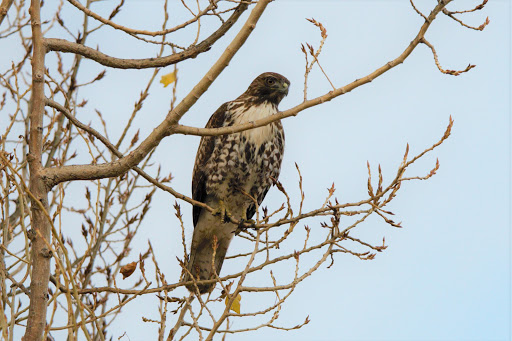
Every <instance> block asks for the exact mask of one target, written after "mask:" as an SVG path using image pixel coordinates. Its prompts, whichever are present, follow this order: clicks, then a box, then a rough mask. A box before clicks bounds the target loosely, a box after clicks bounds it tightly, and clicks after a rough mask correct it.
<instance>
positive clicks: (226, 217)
mask: <svg viewBox="0 0 512 341" xmlns="http://www.w3.org/2000/svg"><path fill="white" fill-rule="evenodd" d="M212 215H214V216H220V220H222V221H223V222H225V223H227V222H229V221H230V220H231V213H230V212H229V211H228V209H227V208H226V205H225V204H224V200H222V199H219V206H218V207H217V208H216V209H215V210H214V211H213V212H212Z"/></svg>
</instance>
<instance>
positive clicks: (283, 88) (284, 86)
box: [242, 72, 290, 106]
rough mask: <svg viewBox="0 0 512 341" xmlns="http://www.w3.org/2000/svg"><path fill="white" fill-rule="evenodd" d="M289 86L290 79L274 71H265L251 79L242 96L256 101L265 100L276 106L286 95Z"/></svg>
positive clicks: (261, 101)
mask: <svg viewBox="0 0 512 341" xmlns="http://www.w3.org/2000/svg"><path fill="white" fill-rule="evenodd" d="M289 87H290V81H289V80H288V79H286V77H284V76H282V75H280V74H278V73H275V72H265V73H262V74H261V75H259V76H258V77H256V79H255V80H253V81H252V83H251V85H249V88H248V89H247V91H246V92H245V93H244V94H243V95H242V96H244V97H245V96H250V97H253V100H255V101H256V102H259V103H263V102H265V101H267V102H270V103H273V104H275V105H276V106H277V105H278V104H279V102H281V100H282V99H283V98H284V96H286V95H288V88H289Z"/></svg>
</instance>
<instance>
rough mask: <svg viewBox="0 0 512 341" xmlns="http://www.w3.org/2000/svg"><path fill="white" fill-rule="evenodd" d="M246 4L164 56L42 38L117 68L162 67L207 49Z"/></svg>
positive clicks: (52, 45)
mask: <svg viewBox="0 0 512 341" xmlns="http://www.w3.org/2000/svg"><path fill="white" fill-rule="evenodd" d="M247 6H248V5H247V4H245V3H241V4H240V5H238V7H237V8H236V9H235V11H234V12H233V14H231V16H230V17H229V18H228V20H226V21H225V22H224V23H223V24H222V25H221V26H220V27H219V28H218V29H217V30H216V31H215V32H214V33H212V34H211V35H210V36H209V37H208V38H206V39H205V40H203V41H202V42H201V43H199V44H197V45H195V46H192V47H190V48H188V49H187V50H185V51H182V52H179V53H175V54H172V55H170V56H166V57H158V58H144V59H123V58H116V57H111V56H108V55H106V54H104V53H102V52H100V51H98V50H95V49H92V48H90V47H87V46H84V45H82V44H78V43H73V42H70V41H67V40H64V39H57V38H46V39H45V40H44V42H45V45H46V48H47V49H48V51H59V52H68V53H74V54H77V55H81V56H84V57H86V58H88V59H91V60H94V61H96V62H98V63H100V64H102V65H105V66H108V67H113V68H118V69H147V68H155V67H164V66H168V65H172V64H176V63H179V62H181V61H183V60H186V59H190V58H195V57H197V55H199V54H201V53H203V52H206V51H208V50H209V49H210V48H211V46H212V45H213V44H214V43H215V42H216V41H217V40H219V39H220V38H221V37H222V36H223V35H224V34H226V32H227V31H229V29H231V27H233V25H234V24H235V23H236V22H237V20H238V19H239V18H240V16H241V15H242V13H243V12H244V11H245V10H246V9H247Z"/></svg>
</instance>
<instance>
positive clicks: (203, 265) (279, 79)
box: [184, 72, 290, 294]
mask: <svg viewBox="0 0 512 341" xmlns="http://www.w3.org/2000/svg"><path fill="white" fill-rule="evenodd" d="M289 86H290V81H289V80H288V79H286V78H285V77H283V76H282V75H280V74H278V73H273V72H266V73H263V74H261V75H259V76H258V77H256V79H255V80H254V81H253V82H252V83H251V85H250V86H249V88H248V89H247V91H245V92H244V93H243V94H242V95H241V96H240V97H238V98H237V99H235V100H234V101H231V102H227V103H224V104H223V105H221V106H220V108H219V109H217V111H216V112H215V113H214V114H213V115H212V116H211V117H210V120H209V121H208V123H207V124H206V128H219V127H229V126H235V125H239V124H243V123H248V122H252V121H256V120H258V119H261V118H264V117H267V116H271V115H274V114H276V113H278V108H277V107H278V105H279V102H281V100H282V99H283V98H284V97H285V96H286V95H287V94H288V88H289ZM283 151H284V131H283V126H282V124H281V122H280V121H275V122H272V123H270V124H268V125H266V126H263V127H258V128H254V129H250V130H245V131H242V132H239V133H234V134H228V135H221V136H203V137H202V138H201V142H200V144H199V149H198V150H197V155H196V161H195V164H194V172H193V175H192V198H193V199H194V200H197V201H200V202H203V203H205V204H207V205H208V206H210V207H212V208H214V209H215V211H214V212H213V214H212V213H211V212H209V211H208V210H205V209H202V208H201V207H199V206H194V208H193V212H192V215H193V223H194V234H193V237H192V246H191V249H190V255H189V259H188V265H187V271H186V272H185V276H184V280H185V281H190V280H191V278H190V274H191V275H192V276H194V278H195V279H196V280H207V279H213V278H215V273H214V269H215V272H216V273H217V274H219V273H220V269H221V268H222V263H223V262H224V257H225V256H226V252H227V250H228V247H229V244H230V242H231V240H232V239H233V236H234V235H235V232H236V230H237V228H238V226H237V225H235V224H233V223H231V222H230V219H229V217H230V216H231V217H233V218H235V219H237V220H239V221H247V220H249V219H251V218H252V216H253V215H254V213H255V212H256V205H255V202H254V200H256V201H257V202H258V205H259V204H261V202H262V201H263V198H265V195H266V194H267V192H268V190H269V188H270V186H271V185H272V184H273V180H272V179H277V177H278V176H279V171H280V169H281V162H282V160H283ZM251 197H252V198H254V199H252V198H251ZM219 216H220V217H219ZM215 237H216V238H215ZM215 239H216V241H217V245H216V250H215V259H214V260H213V262H212V259H213V254H214V241H215ZM213 264H214V266H215V267H213ZM214 287H215V283H210V284H198V285H197V289H198V290H199V293H200V294H204V293H207V292H211V291H212V290H213V288H214ZM187 289H188V290H189V291H191V292H196V285H194V284H192V285H187Z"/></svg>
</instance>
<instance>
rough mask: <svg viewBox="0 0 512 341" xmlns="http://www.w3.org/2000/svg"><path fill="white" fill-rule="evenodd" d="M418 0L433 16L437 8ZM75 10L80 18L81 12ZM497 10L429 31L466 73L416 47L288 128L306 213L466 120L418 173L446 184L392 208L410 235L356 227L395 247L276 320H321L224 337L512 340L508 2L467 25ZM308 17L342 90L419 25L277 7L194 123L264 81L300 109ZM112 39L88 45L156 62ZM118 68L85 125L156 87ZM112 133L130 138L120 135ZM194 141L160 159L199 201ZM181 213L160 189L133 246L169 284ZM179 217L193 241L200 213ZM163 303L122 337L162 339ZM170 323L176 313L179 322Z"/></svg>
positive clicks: (291, 304) (405, 9)
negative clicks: (154, 261)
mask: <svg viewBox="0 0 512 341" xmlns="http://www.w3.org/2000/svg"><path fill="white" fill-rule="evenodd" d="M416 3H417V5H418V7H419V8H421V9H422V10H424V12H427V13H428V12H429V11H430V9H431V8H433V6H434V4H435V1H426V0H423V1H420V0H418V1H416ZM477 3H478V2H477V1H460V0H459V1H454V3H452V4H451V5H450V6H449V8H450V9H468V8H472V7H474V6H475V5H476V4H477ZM66 6H67V7H70V6H69V5H66ZM462 6H466V7H462ZM159 7H160V4H159V2H157V1H152V2H144V1H129V2H127V7H126V8H125V9H124V10H123V12H122V13H121V14H120V16H119V18H118V19H117V20H118V21H119V22H123V23H129V24H130V25H131V26H135V27H138V28H146V27H147V28H148V29H149V28H157V27H154V26H155V25H156V24H155V22H156V20H154V19H152V17H151V15H154V13H158V8H159ZM68 13H74V14H75V15H77V13H78V12H77V11H76V10H74V9H73V8H69V12H68ZM246 16H247V14H246V15H244V17H243V18H245V17H246ZM486 16H489V18H490V20H491V23H490V25H489V26H488V27H487V28H486V29H485V30H484V31H483V32H477V31H473V30H468V29H465V28H463V27H461V26H460V25H459V24H458V23H456V22H454V21H452V20H450V19H448V18H447V17H445V16H443V15H441V16H440V17H439V18H438V20H436V21H435V22H434V23H433V25H432V27H431V29H430V30H429V32H428V33H427V36H426V38H427V39H428V40H429V41H430V42H431V43H432V44H434V45H435V47H436V49H437V52H438V54H439V58H440V62H441V64H442V66H443V67H444V68H445V69H464V68H465V67H466V66H467V65H468V64H469V63H471V64H476V65H477V67H476V68H475V69H473V70H471V71H470V72H469V73H466V74H463V75H461V76H458V77H453V76H448V75H443V74H441V73H440V72H439V71H438V70H437V68H436V67H435V64H434V61H433V57H432V53H431V51H430V49H428V48H427V47H426V46H419V47H418V48H417V49H416V50H415V51H414V52H413V54H412V55H411V56H410V57H409V58H408V59H407V60H406V61H405V63H404V64H402V65H400V66H398V67H396V68H395V69H393V70H391V71H390V72H388V73H386V74H385V75H383V76H381V77H380V78H378V79H376V80H374V81H373V82H372V83H370V84H367V85H364V86H363V87H360V88H358V89H356V90H354V91H353V92H351V93H348V94H346V95H344V96H342V97H339V98H337V99H335V100H333V101H331V102H329V103H326V104H324V105H322V106H318V107H315V108H312V109H310V110H307V111H304V112H302V113H301V114H299V115H298V116H297V117H295V118H290V119H287V120H285V121H284V127H285V130H286V151H285V159H284V163H283V167H282V173H281V177H280V180H281V182H282V183H283V184H284V185H285V187H287V188H288V189H289V191H290V192H291V193H292V194H295V195H296V194H297V193H298V192H297V185H296V183H297V174H296V171H295V166H294V163H295V162H296V163H297V164H298V165H299V166H300V167H301V172H302V176H303V178H304V190H305V192H306V202H305V209H312V208H315V207H317V206H318V205H319V204H321V203H322V202H323V200H324V197H325V194H326V188H327V187H330V185H331V184H332V182H335V184H336V188H337V191H336V195H337V197H338V199H339V200H340V201H343V202H352V201H359V200H361V199H363V198H365V194H366V180H367V178H366V176H367V173H366V162H367V160H368V161H369V162H370V163H371V164H372V166H374V167H376V166H377V164H379V163H380V164H381V165H382V168H383V171H384V180H385V181H386V179H387V180H389V179H390V178H391V177H393V176H394V174H395V170H396V167H397V165H398V164H399V163H400V161H401V157H402V156H403V152H404V150H405V145H406V143H407V142H408V143H409V144H410V146H411V153H412V154H415V153H417V152H419V151H421V150H423V149H424V148H426V147H429V146H430V145H432V144H433V143H434V142H436V141H437V140H438V139H439V138H440V137H441V136H442V134H443V132H444V129H445V127H446V125H447V124H448V118H449V116H450V115H451V116H452V117H453V119H454V121H455V123H454V127H453V130H452V136H451V137H450V138H449V140H448V141H446V142H445V144H444V145H442V146H441V147H440V148H439V149H437V150H435V151H434V152H433V153H431V154H430V155H428V156H427V157H425V159H424V160H423V161H421V162H418V165H415V166H414V167H413V168H412V169H411V171H412V173H410V174H411V175H424V174H427V173H428V171H429V170H430V169H431V168H432V166H433V165H434V164H435V160H436V158H439V161H440V164H441V168H440V170H439V171H438V173H437V175H435V176H434V177H433V178H432V179H430V180H429V181H427V182H411V183H407V184H405V185H404V186H403V189H402V190H401V192H400V193H399V195H398V197H397V198H396V199H395V200H394V201H393V203H392V205H391V206H390V209H391V210H392V211H393V212H394V213H395V214H396V215H397V218H396V220H398V221H402V225H403V226H404V228H403V229H393V228H391V227H389V226H388V225H385V224H384V223H382V222H381V221H380V220H378V219H371V220H369V221H368V222H366V223H364V224H362V225H360V226H359V227H358V228H357V229H356V230H355V231H354V235H355V236H358V237H361V238H365V240H368V241H371V242H373V243H376V244H378V243H379V241H380V240H382V237H385V238H386V244H387V245H388V246H389V247H388V249H387V250H386V251H385V252H383V253H380V254H378V255H377V257H376V259H375V260H373V261H360V260H358V259H356V258H354V257H351V256H348V255H342V254H337V255H336V257H335V265H334V266H333V268H331V269H326V266H325V265H324V266H322V268H321V269H320V270H319V271H318V272H317V273H315V274H314V275H313V276H312V277H311V278H310V279H308V280H306V281H304V282H303V283H302V284H301V285H300V286H299V287H298V288H297V289H296V291H295V293H294V294H293V295H292V297H291V298H290V299H289V300H288V302H287V304H286V305H285V307H284V308H283V310H282V312H281V318H280V319H279V320H278V321H279V322H278V323H277V324H280V325H285V326H288V327H289V326H294V325H296V324H298V323H300V322H302V321H303V320H304V318H305V317H306V316H307V315H309V317H310V319H311V322H310V323H309V325H307V326H306V327H304V328H302V329H301V330H299V331H291V332H282V331H279V330H274V329H267V330H260V331H257V332H253V333H249V334H245V335H244V336H243V337H242V336H231V337H230V336H228V337H227V339H228V340H240V339H243V340H262V339H266V340H353V341H363V340H365V341H370V340H372V341H377V340H378V341H381V340H404V341H406V340H411V341H413V340H414V341H420V340H421V341H423V340H425V341H427V340H429V341H430V340H432V341H433V340H436V341H441V340H443V341H444V340H450V341H451V340H453V341H456V340H457V341H458V340H485V341H487V340H510V337H511V334H510V333H511V331H510V328H511V327H510V326H511V321H510V319H511V310H510V309H511V294H510V293H511V289H510V284H511V263H510V257H511V248H510V245H511V244H510V243H511V233H510V210H511V207H510V189H511V187H510V175H511V170H510V155H511V149H510V134H511V125H510V91H511V85H510V78H511V71H510V61H511V53H510V48H511V31H510V16H511V6H510V3H509V2H508V1H505V0H502V1H499V0H491V1H489V3H488V4H487V6H486V8H485V10H483V11H481V12H479V13H476V14H469V15H467V16H466V17H464V18H467V22H468V23H470V24H473V25H476V26H478V25H480V24H481V23H482V22H483V21H484V20H485V17H486ZM311 17H313V18H315V19H317V20H318V21H321V22H322V23H323V24H324V26H325V27H326V28H327V32H328V34H329V38H328V40H327V42H326V45H325V47H324V51H323V53H322V55H321V57H320V61H321V64H322V66H323V67H324V69H325V70H326V72H328V74H329V75H330V76H331V80H332V81H333V82H334V83H335V85H336V86H341V85H344V84H347V83H349V82H351V81H353V80H354V79H357V78H360V77H363V76H365V75H367V74H368V73H369V72H371V71H373V70H374V69H376V68H378V67H380V66H382V65H383V64H385V63H386V62H388V61H390V60H392V59H394V58H395V57H397V56H398V55H399V54H400V53H401V52H402V51H403V49H404V48H405V47H406V46H407V44H408V43H409V42H410V41H411V40H412V39H413V37H414V36H415V35H416V33H417V31H418V29H419V27H420V26H421V24H422V22H423V21H422V19H421V18H420V17H419V16H418V15H417V14H416V13H415V12H414V11H413V10H412V8H411V7H410V4H409V2H408V1H405V0H403V1H314V2H313V1H305V0H304V1H293V0H286V1H276V2H273V3H271V4H270V5H269V7H268V9H267V11H266V13H265V14H264V15H263V17H262V18H261V20H260V22H259V23H258V25H257V27H256V30H255V31H254V33H253V34H252V36H251V37H250V38H249V40H248V41H247V43H246V45H244V46H243V47H242V49H241V50H240V51H239V53H238V54H237V55H236V56H235V58H234V59H233V61H232V62H231V63H230V66H229V67H228V68H227V69H226V70H225V71H224V72H223V74H222V75H221V76H220V77H219V78H218V79H217V81H216V82H215V83H214V84H213V85H212V87H211V88H210V91H209V92H207V93H206V94H205V95H204V96H203V97H202V98H201V99H200V100H199V101H198V102H197V104H196V105H195V106H194V107H193V108H192V109H191V110H190V112H189V113H188V114H187V115H186V116H185V118H184V119H183V123H184V124H189V125H195V126H203V125H204V124H205V122H206V121H207V119H208V118H209V116H210V115H211V114H212V113H213V112H214V111H215V110H216V109H217V107H218V106H220V105H221V104H222V103H223V102H225V101H228V100H231V99H234V98H235V97H237V96H238V95H239V94H240V93H241V92H243V91H244V90H245V88H246V87H247V86H248V84H249V83H250V81H251V80H252V79H253V78H254V77H255V76H257V75H258V74H260V73H262V72H265V71H274V72H279V73H281V74H283V75H285V76H286V77H287V78H288V79H289V80H290V81H291V84H292V85H291V89H290V94H289V96H288V97H287V98H285V99H284V100H283V102H282V103H281V107H280V108H281V109H282V110H284V109H287V108H289V107H292V106H294V105H296V104H298V103H299V102H300V101H301V100H302V84H303V74H304V56H303V54H302V53H301V52H300V44H301V43H303V42H310V43H312V44H313V45H314V46H318V41H319V34H318V30H317V29H316V28H315V27H314V26H313V25H311V24H310V23H308V22H307V21H306V20H305V19H304V18H311ZM77 18H78V16H77ZM171 18H172V17H171ZM241 22H242V20H241ZM241 22H240V23H238V24H237V25H236V27H235V31H236V30H237V29H238V28H240V27H241ZM134 23H136V25H135V24H134ZM233 35H234V32H232V33H230V34H228V35H227V36H226V37H223V38H222V39H221V40H220V42H219V43H218V44H217V45H215V46H214V47H213V49H212V50H211V53H208V54H204V55H200V56H198V57H197V58H196V59H193V60H189V61H186V62H183V63H181V64H180V65H179V84H180V88H179V91H178V96H181V97H180V98H182V96H184V95H185V94H186V93H187V92H188V91H189V90H190V89H191V88H192V86H194V85H195V84H196V83H197V81H198V80H199V79H200V77H201V76H202V75H203V74H204V72H205V71H206V70H208V68H209V67H210V66H211V65H212V63H213V60H214V58H215V57H217V56H219V55H220V54H221V53H222V51H223V49H224V48H225V46H226V45H227V44H228V42H229V38H231V37H233ZM113 37H118V36H117V35H114V34H113V33H112V30H107V31H106V33H105V34H102V35H101V36H98V35H96V36H92V37H91V40H90V41H89V43H88V45H89V46H95V45H96V43H98V44H99V46H100V47H101V48H102V49H103V50H104V51H105V52H107V53H110V54H112V55H116V56H125V57H128V56H132V57H143V56H144V57H147V56H150V55H153V54H152V53H153V52H151V51H149V50H147V49H140V48H139V49H137V48H136V47H137V46H138V45H137V43H133V41H132V40H116V39H114V38H113ZM124 39H127V38H124ZM1 60H2V62H3V61H4V60H5V56H4V57H2V59H1ZM84 66H85V67H88V68H90V70H91V71H90V72H91V74H92V75H95V74H96V73H97V72H98V71H100V70H102V69H103V67H101V66H98V65H97V64H95V63H93V62H86V63H85V64H84ZM169 70H170V69H169ZM107 74H108V75H109V76H110V77H107V78H106V79H105V80H104V81H102V83H101V84H102V86H101V87H96V92H87V93H85V92H82V93H81V95H82V96H85V97H87V98H88V99H89V101H90V102H89V104H88V109H87V110H84V111H83V112H82V113H81V115H83V116H82V117H84V121H89V120H94V118H93V117H92V116H93V115H92V108H96V107H97V108H101V111H102V113H103V114H104V116H106V117H107V118H108V119H112V120H113V121H112V122H115V120H120V121H122V122H124V121H123V120H124V119H127V118H128V116H129V115H128V114H126V113H127V112H131V108H132V106H133V103H134V101H135V99H136V98H137V97H136V96H137V94H138V93H139V92H140V91H141V89H142V87H143V86H144V84H145V81H146V80H147V79H148V71H136V70H132V71H117V70H111V69H108V71H107ZM139 84H140V86H139ZM327 91H329V83H328V82H327V81H326V80H325V78H324V77H323V75H322V74H321V73H320V71H319V70H318V69H315V70H314V71H313V73H312V75H311V82H310V90H309V94H310V96H314V95H319V94H323V93H325V92H327ZM169 97H170V91H169V89H168V88H167V89H163V88H161V87H158V86H157V87H155V88H154V89H152V91H151V95H150V98H149V99H148V102H147V103H145V105H144V110H143V112H142V113H141V114H142V115H141V116H140V117H139V118H138V119H137V125H138V126H140V128H141V135H142V136H146V135H147V133H149V132H150V131H151V127H152V126H153V124H154V123H155V122H159V121H160V120H161V119H162V118H163V117H164V116H165V114H166V113H167V108H168V102H169ZM89 115H90V116H91V117H89ZM86 118H87V119H86ZM110 133H111V135H113V136H116V134H119V132H118V131H116V130H115V129H113V130H112V131H111V132H110ZM198 142H199V138H197V137H178V136H172V137H170V138H167V139H165V140H164V141H163V142H162V143H161V144H160V146H159V148H158V151H157V154H156V160H159V161H160V162H161V164H162V168H163V173H164V174H167V173H168V172H172V173H173V175H174V182H173V186H174V188H175V189H177V190H179V191H182V192H183V193H186V194H189V193H190V192H189V191H190V180H191V179H190V178H191V172H192V165H193V160H194V157H195V151H196V149H197V144H198ZM280 200H281V196H280V195H279V194H278V193H277V191H275V190H273V191H271V192H270V193H269V195H268V197H267V199H266V200H265V204H266V205H268V206H271V205H272V204H273V203H274V204H279V203H280ZM173 203H174V198H172V197H170V195H168V194H166V193H160V194H158V200H154V211H153V212H152V214H151V215H149V216H148V219H147V221H146V222H145V223H144V226H143V229H142V233H141V235H140V236H139V240H138V242H137V243H138V244H136V245H139V246H140V250H137V249H136V248H135V247H134V249H133V251H134V255H138V253H139V252H143V251H144V250H145V249H146V245H147V239H150V240H151V242H152V244H153V247H154V249H155V250H156V252H157V255H158V257H159V259H161V262H162V264H161V265H162V266H163V269H164V271H165V272H166V275H167V277H168V281H170V282H172V281H173V278H175V277H176V276H177V274H178V273H179V270H178V265H177V262H176V260H175V257H176V256H181V254H182V251H181V247H180V243H181V242H180V240H179V230H178V223H177V221H176V220H175V219H174V218H173V217H174V213H173V212H172V211H171V210H170V207H171V204H173ZM182 207H183V211H184V216H185V217H186V219H187V220H186V223H187V224H188V225H187V227H188V229H189V231H188V232H189V234H188V237H190V236H191V234H192V232H191V219H190V218H191V217H190V207H188V205H186V204H183V205H182ZM308 225H309V226H310V227H311V228H312V231H311V233H312V236H314V234H315V231H320V230H321V228H320V226H319V225H318V224H317V223H315V221H309V222H308ZM322 235H323V234H322ZM297 245H301V244H300V243H299V244H297ZM244 247H247V245H246V244H244V243H243V242H242V241H240V240H235V241H234V242H233V244H232V251H233V252H234V251H236V250H241V249H243V248H244ZM297 247H299V246H297ZM166 260H167V261H166ZM306 263H307V260H306ZM327 265H328V264H327ZM230 269H234V267H232V265H231V264H230V263H226V264H225V266H224V268H223V273H224V274H226V273H229V271H230ZM277 271H282V272H283V276H284V273H287V272H291V271H293V269H292V268H290V267H286V266H283V267H280V268H278V270H276V271H274V272H275V273H276V274H277V276H279V272H277ZM253 280H254V282H252V283H257V281H258V279H257V278H256V279H253ZM251 297H252V296H250V295H245V296H244V297H243V300H242V310H244V309H247V310H250V309H251V307H255V306H256V305H258V304H259V302H258V300H260V299H262V298H261V297H258V296H255V297H254V298H251ZM268 299H269V302H273V300H274V299H273V298H271V297H270V296H269V297H268ZM157 303H158V302H157V299H156V298H155V297H148V298H147V299H146V300H139V301H138V300H135V301H134V303H131V304H130V305H128V306H127V307H126V308H124V309H123V313H124V314H125V317H124V318H122V319H119V320H118V322H117V323H116V324H115V325H114V328H116V329H117V328H118V332H117V331H116V332H115V333H114V335H113V336H114V339H117V338H118V337H119V336H121V335H122V334H123V333H124V331H126V333H127V334H126V335H128V336H129V339H130V340H132V341H135V340H148V335H155V334H156V327H154V326H153V325H151V324H147V323H144V322H142V320H141V316H146V317H148V318H151V316H153V317H156V315H152V313H149V314H147V313H145V312H147V311H155V309H156V305H157ZM148 315H149V316H148ZM173 318H174V316H173V315H169V316H168V320H169V321H170V322H171V321H172V320H173ZM127 322H128V323H127ZM237 326H241V322H237V324H236V325H235V327H237ZM113 330H115V329H111V331H113ZM124 339H125V338H123V339H122V340H124Z"/></svg>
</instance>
